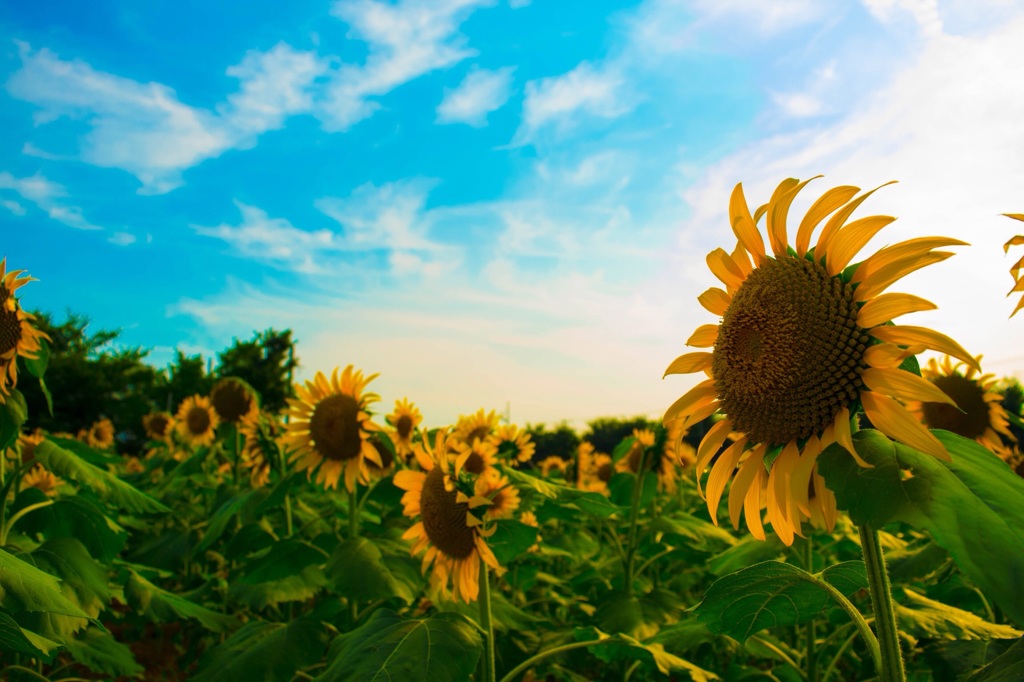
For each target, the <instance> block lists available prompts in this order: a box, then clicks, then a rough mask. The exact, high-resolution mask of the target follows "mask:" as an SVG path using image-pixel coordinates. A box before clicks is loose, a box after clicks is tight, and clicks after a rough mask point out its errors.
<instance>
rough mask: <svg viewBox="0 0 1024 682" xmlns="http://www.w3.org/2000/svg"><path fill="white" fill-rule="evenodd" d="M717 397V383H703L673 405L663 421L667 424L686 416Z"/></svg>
mask: <svg viewBox="0 0 1024 682" xmlns="http://www.w3.org/2000/svg"><path fill="white" fill-rule="evenodd" d="M717 397H718V390H717V389H716V388H715V382H714V381H713V380H711V379H708V380H706V381H702V382H700V383H699V384H697V385H696V386H694V387H693V388H691V389H690V390H689V391H687V392H686V393H684V394H683V396H682V397H681V398H679V400H677V401H675V402H674V403H672V406H671V407H669V408H668V410H666V411H665V417H664V419H663V420H662V421H663V422H664V423H666V424H667V423H668V422H670V421H672V420H673V419H675V418H676V417H677V416H686V415H687V414H688V413H690V412H692V411H694V409H696V408H699V407H703V406H704V405H706V404H708V403H709V402H710V401H713V400H714V399H715V398H717Z"/></svg>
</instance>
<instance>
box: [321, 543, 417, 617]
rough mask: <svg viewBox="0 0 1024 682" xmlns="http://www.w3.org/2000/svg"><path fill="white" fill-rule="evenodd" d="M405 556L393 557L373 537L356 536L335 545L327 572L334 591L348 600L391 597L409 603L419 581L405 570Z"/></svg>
mask: <svg viewBox="0 0 1024 682" xmlns="http://www.w3.org/2000/svg"><path fill="white" fill-rule="evenodd" d="M403 559H404V557H395V556H389V557H388V559H387V561H385V559H384V554H383V553H382V552H381V550H380V548H379V547H378V546H377V544H376V543H374V542H373V541H372V540H370V539H369V538H353V539H351V540H346V541H345V542H342V543H341V544H339V545H338V546H337V548H335V550H334V553H333V554H332V555H331V558H330V561H329V562H328V563H327V567H326V569H325V572H326V574H327V577H328V579H329V580H330V581H331V584H332V586H333V588H334V591H335V592H336V593H337V594H339V595H340V596H342V597H345V598H347V599H366V600H377V599H384V600H386V599H389V598H391V597H398V598H399V599H401V600H402V601H404V602H405V603H406V604H411V603H413V601H414V600H415V599H416V593H417V592H418V588H419V581H418V580H416V579H415V573H414V574H413V576H414V577H413V580H412V581H410V580H409V579H408V577H409V572H408V571H406V572H404V573H403V572H402V571H401V567H402V565H403Z"/></svg>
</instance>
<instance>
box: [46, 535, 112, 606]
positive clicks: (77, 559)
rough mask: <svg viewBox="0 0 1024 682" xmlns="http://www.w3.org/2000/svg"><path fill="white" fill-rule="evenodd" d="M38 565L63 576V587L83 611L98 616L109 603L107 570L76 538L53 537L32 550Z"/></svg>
mask: <svg viewBox="0 0 1024 682" xmlns="http://www.w3.org/2000/svg"><path fill="white" fill-rule="evenodd" d="M32 559H33V560H34V561H35V563H36V566H37V567H38V568H40V569H42V570H44V571H46V572H47V573H50V574H51V575H55V576H57V577H58V578H60V579H61V584H60V588H61V591H62V592H63V593H64V596H66V597H67V598H68V599H70V600H71V601H72V602H73V603H75V604H77V605H78V606H79V607H81V609H82V611H84V612H85V613H87V614H89V617H90V618H96V617H98V616H99V614H100V612H101V611H102V610H103V609H104V608H106V606H107V604H109V603H110V599H111V597H112V594H111V592H110V585H109V584H108V583H107V570H106V568H105V567H104V566H102V565H101V564H99V563H97V562H96V560H95V559H93V558H92V557H91V556H89V551H88V550H87V549H86V548H85V545H83V544H82V543H81V542H79V541H78V540H77V539H75V538H69V537H63V538H54V539H53V540H48V541H46V542H45V543H43V544H42V545H41V546H40V547H39V548H37V549H36V550H35V551H33V552H32Z"/></svg>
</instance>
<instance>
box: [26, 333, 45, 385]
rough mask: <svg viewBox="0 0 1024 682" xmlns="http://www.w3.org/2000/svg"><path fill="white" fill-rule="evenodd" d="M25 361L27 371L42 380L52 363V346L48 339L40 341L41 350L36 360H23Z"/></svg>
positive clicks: (37, 353)
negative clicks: (48, 365)
mask: <svg viewBox="0 0 1024 682" xmlns="http://www.w3.org/2000/svg"><path fill="white" fill-rule="evenodd" d="M22 360H24V361H25V369H27V370H28V373H29V374H31V375H32V376H34V377H35V378H37V379H42V378H43V375H44V374H46V365H47V363H49V362H50V344H48V343H46V339H39V350H38V351H37V352H36V357H34V358H22Z"/></svg>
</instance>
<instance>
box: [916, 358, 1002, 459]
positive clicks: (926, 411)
mask: <svg viewBox="0 0 1024 682" xmlns="http://www.w3.org/2000/svg"><path fill="white" fill-rule="evenodd" d="M976 361H977V362H979V363H980V362H981V356H980V355H979V356H978V357H977V358H976ZM979 375H980V372H978V371H977V370H976V369H975V368H974V367H972V366H968V365H966V364H965V363H962V362H958V363H956V364H953V359H952V358H950V357H949V356H948V355H946V356H943V358H942V360H941V361H939V360H936V359H935V358H931V359H930V360H929V361H928V364H927V365H926V366H925V367H924V368H923V369H922V370H921V376H923V377H924V378H925V379H927V380H928V381H930V382H932V383H933V384H935V385H936V386H938V387H939V388H940V389H941V390H942V392H943V393H945V394H946V395H948V396H949V397H950V398H952V399H953V400H955V401H956V405H955V406H953V405H949V404H947V403H933V402H922V401H913V402H909V403H907V409H908V410H910V411H911V412H913V413H914V415H915V416H917V418H918V419H920V420H921V421H922V422H923V423H924V425H925V426H927V427H928V428H930V429H945V430H946V431H952V432H953V433H955V434H957V435H959V436H963V437H964V438H970V439H971V440H974V441H977V442H978V443H980V444H981V445H983V446H985V447H986V448H988V449H989V450H991V451H992V452H994V453H996V454H997V455H1000V456H1001V457H1004V458H1005V457H1006V456H1007V455H1009V450H1008V449H1007V448H1006V447H1005V446H1004V445H1003V439H1002V438H1000V434H1002V435H1003V436H1005V437H1006V439H1008V440H1010V441H1013V440H1014V437H1013V434H1012V433H1010V421H1009V418H1008V417H1007V414H1006V410H1005V409H1003V406H1002V404H1001V401H1002V399H1003V396H1002V394H1001V393H999V392H998V391H997V390H996V389H995V385H996V377H995V375H994V374H984V375H980V376H979Z"/></svg>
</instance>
